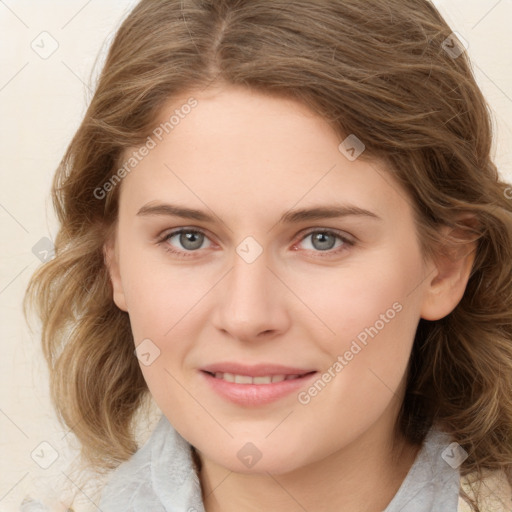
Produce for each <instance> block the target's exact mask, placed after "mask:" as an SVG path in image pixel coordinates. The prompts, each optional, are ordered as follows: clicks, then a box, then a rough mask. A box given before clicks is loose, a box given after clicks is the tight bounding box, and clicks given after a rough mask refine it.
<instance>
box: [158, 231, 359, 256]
mask: <svg viewBox="0 0 512 512" xmlns="http://www.w3.org/2000/svg"><path fill="white" fill-rule="evenodd" d="M181 233H196V234H201V235H204V236H205V237H206V238H208V235H207V234H206V233H205V232H204V231H203V230H201V229H198V228H180V229H176V230H174V231H171V232H170V233H166V234H165V235H164V236H163V237H161V238H160V239H159V240H158V242H157V245H162V244H164V243H165V242H167V241H168V240H169V239H170V238H172V237H173V236H174V235H179V234H181ZM314 233H322V234H324V235H332V236H335V237H336V238H338V239H339V240H341V241H342V242H343V245H341V246H340V247H338V248H337V249H329V250H326V251H315V250H313V249H309V250H313V251H314V252H316V253H319V256H320V257H324V258H325V257H330V256H337V255H338V254H339V253H341V252H343V251H346V250H347V249H348V248H350V247H353V246H354V245H355V242H354V241H353V240H350V239H349V238H347V237H346V236H343V235H342V234H341V233H340V232H338V231H336V230H332V229H319V228H314V229H311V230H310V231H308V232H307V233H305V234H304V235H303V236H302V238H301V239H300V240H299V242H302V241H303V240H305V239H306V238H307V237H308V236H310V235H312V234H314ZM164 250H165V251H166V252H169V253H172V254H174V255H175V256H178V257H180V258H191V257H192V258H193V257H194V253H196V252H198V251H199V250H195V251H177V250H175V249H174V248H172V246H170V245H169V244H166V245H165V247H164Z"/></svg>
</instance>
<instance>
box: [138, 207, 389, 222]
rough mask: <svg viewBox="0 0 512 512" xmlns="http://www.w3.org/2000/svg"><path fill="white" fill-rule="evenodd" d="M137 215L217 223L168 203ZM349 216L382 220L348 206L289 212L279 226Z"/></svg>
mask: <svg viewBox="0 0 512 512" xmlns="http://www.w3.org/2000/svg"><path fill="white" fill-rule="evenodd" d="M137 215H141V216H146V215H148V216H150V215H163V216H169V217H180V218H183V219H190V220H196V221H200V222H211V223H213V222H214V221H215V219H214V217H213V216H212V215H210V214H208V213H206V212H204V211H201V210H196V209H193V208H186V207H184V206H177V205H173V204H168V203H148V204H146V205H144V206H143V207H142V208H140V210H139V211H138V212H137ZM349 216H361V217H369V218H373V219H376V220H382V219H381V218H380V217H379V216H378V215H377V214H376V213H374V212H372V211H370V210H366V209H365V208H360V207H358V206H354V205H348V204H347V205H329V206H316V207H311V208H302V209H298V210H289V211H288V212H286V213H284V214H283V215H282V216H281V218H280V219H279V221H278V224H295V223H299V222H304V221H311V220H321V219H334V218H341V217H349Z"/></svg>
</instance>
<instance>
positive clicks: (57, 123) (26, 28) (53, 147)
mask: <svg viewBox="0 0 512 512" xmlns="http://www.w3.org/2000/svg"><path fill="white" fill-rule="evenodd" d="M434 3H435V4H436V5H438V6H439V7H440V9H441V11H442V13H443V14H444V15H445V17H446V19H447V21H448V22H449V23H450V25H451V26H452V28H453V29H454V30H455V31H457V32H459V33H460V34H461V35H462V37H463V38H464V39H465V40H466V41H467V42H468V43H469V48H468V52H469V55H470V56H471V58H472V61H473V63H474V69H475V74H476V77H477V80H478V81H479V83H480V85H481V87H482V89H483V91H484V94H485V95H486V97H487V98H488V100H489V102H490V104H491V107H492V109H493V112H494V117H495V126H496V134H497V138H496V144H495V152H496V161H497V163H498V165H499V168H500V170H501V172H502V173H503V175H504V176H506V177H507V179H508V180H509V181H512V150H511V147H512V144H511V143H512V122H511V119H512V53H511V52H510V47H511V46H512V35H511V30H510V20H511V19H512V2H511V1H510V0H501V1H497V0H439V1H435V2H434ZM134 4H135V2H134V1H127V0H125V1H116V2H114V1H103V2H100V1H99V0H89V1H86V0H65V1H64V0H60V1H58V0H45V1H36V0H0V41H1V48H2V51H1V52H0V111H1V117H0V120H1V121H0V155H1V159H0V173H1V187H0V227H1V233H2V252H1V253H0V315H1V318H0V322H1V327H2V331H1V333H2V334H1V338H0V340H1V348H2V351H1V357H0V378H1V380H2V382H1V385H0V433H1V436H0V450H1V458H0V512H3V511H16V510H19V506H20V503H21V501H22V500H23V498H24V497H25V496H26V495H31V496H32V497H33V498H37V499H40V500H45V501H46V503H48V504H49V506H50V508H51V510H62V508H59V507H58V505H57V504H56V503H55V497H64V496H65V495H66V492H70V491H71V490H74V491H76V492H77V493H78V494H79V497H80V499H79V503H78V504H75V510H77V511H87V510H91V511H92V510H98V509H97V507H96V506H95V505H94V501H95V500H96V499H97V497H96V496H95V493H94V483H93V482H92V481H91V480H89V482H88V485H86V486H84V485H83V483H82V482H80V481H79V478H78V475H77V474H76V473H75V472H74V467H73V461H74V460H76V453H77V452H76V447H75V446H74V445H73V443H72V441H73V439H72V436H71V435H66V434H67V431H66V430H65V429H64V428H63V427H62V426H61V425H60V424H59V423H58V422H57V420H56V417H55V414H54V412H53V409H52V408H51V405H50V403H49V399H48V391H47V387H48V384H47V379H48V375H47V370H46V367H45V364H44V361H43V360H42V357H41V353H40V349H39V342H38V333H37V332H35V333H30V331H29V330H28V328H27V326H26V325H25V322H24V319H23V317H22V314H21V307H20V304H21V299H22V296H23V292H24V289H25V287H26V284H27V282H28V278H29V276H30V275H31V273H32V272H33V271H34V270H35V269H36V267H37V266H38V265H39V264H40V261H39V259H37V258H36V257H35V256H34V254H33V253H32V248H33V246H34V245H35V244H36V243H38V242H39V241H40V240H41V239H42V238H43V237H48V238H50V239H53V238H54V235H55V233H56V225H55V221H54V217H53V212H52V210H51V205H50V202H49V187H50V182H51V177H52V174H53V172H54V169H55V168H56V166H57V164H58V162H59V160H60V158H61V157H62V155H63V153H64V150H65V148H66V146H67V144H68V143H69V141H70V139H71V137H72V135H73V133H74V131H75V129H76V128H77V126H78V124H79V122H80V119H81V117H82V115H83V114H84V112H85V108H86V105H87V103H88V100H89V98H90V96H91V86H90V84H91V83H92V81H91V73H92V70H93V65H94V62H95V59H96V56H97V55H98V52H100V51H101V49H102V48H104V45H105V42H106V41H107V42H108V40H109V39H110V38H111V36H112V34H113V32H114V31H115V28H116V27H117V26H118V25H119V22H120V20H121V19H122V17H123V16H124V15H125V14H126V13H127V11H128V10H129V9H130V7H131V6H133V5H134ZM42 32H47V34H43V35H41V33H42ZM57 45H58V47H57ZM54 47H55V48H56V51H55V52H54V53H53V54H52V55H47V54H45V52H47V53H49V52H50V51H51V50H52V49H54ZM103 53H104V52H103ZM101 62H102V59H100V60H99V64H101ZM142 436H143V437H144V434H142ZM69 442H71V444H69ZM41 443H47V444H42V445H41ZM34 450H35V451H34ZM31 454H33V458H32V457H31ZM57 454H58V458H57V459H56V460H55V462H54V463H53V464H52V465H51V466H50V467H49V468H48V469H44V468H43V467H41V465H43V466H44V465H45V464H49V463H50V462H51V461H52V457H53V456H56V455H57Z"/></svg>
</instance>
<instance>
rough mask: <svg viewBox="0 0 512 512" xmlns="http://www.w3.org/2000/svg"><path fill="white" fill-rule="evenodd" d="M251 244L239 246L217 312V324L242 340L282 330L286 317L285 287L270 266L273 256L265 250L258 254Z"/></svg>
mask: <svg viewBox="0 0 512 512" xmlns="http://www.w3.org/2000/svg"><path fill="white" fill-rule="evenodd" d="M250 244H251V242H250V241H249V242H248V245H244V243H241V244H240V245H239V247H237V252H236V254H235V255H234V257H233V260H232V261H233V265H232V269H231V271H230V272H229V274H228V276H226V280H225V282H224V285H223V287H222V289H221V291H220V300H219V302H218V310H217V313H218V314H217V315H216V318H217V327H218V328H220V329H222V330H225V331H227V332H229V333H230V334H231V335H232V336H233V337H236V338H240V339H251V338H254V337H256V336H258V334H260V333H262V332H268V331H278V330H281V329H283V328H284V326H285V324H284V322H285V320H286V313H285V308H284V303H283V300H284V296H283V290H279V282H278V279H277V278H276V277H275V275H274V274H273V272H272V271H271V270H270V269H269V268H268V266H269V265H270V258H269V257H268V254H267V252H266V251H264V250H260V251H261V252H260V254H256V253H255V252H254V251H255V247H254V246H251V245H250ZM244 249H245V251H244ZM261 249H262V248H261ZM281 288H282V286H281Z"/></svg>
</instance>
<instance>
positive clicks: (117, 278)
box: [103, 230, 128, 311]
mask: <svg viewBox="0 0 512 512" xmlns="http://www.w3.org/2000/svg"><path fill="white" fill-rule="evenodd" d="M103 259H104V261H105V266H106V267H107V270H108V273H109V275H110V281H111V283H112V288H113V290H114V297H113V298H114V303H115V305H116V306H117V307H118V308H119V309H121V310H122V311H128V307H127V305H126V298H125V295H124V290H123V283H122V281H121V273H120V270H119V251H118V247H117V237H116V234H115V231H114V230H112V232H111V234H110V235H109V236H108V238H107V240H106V242H105V244H104V245H103Z"/></svg>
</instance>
